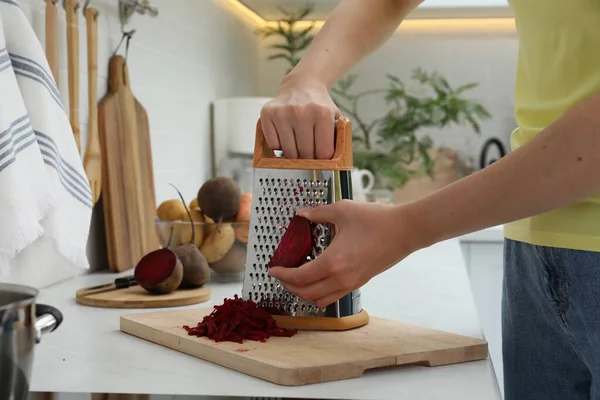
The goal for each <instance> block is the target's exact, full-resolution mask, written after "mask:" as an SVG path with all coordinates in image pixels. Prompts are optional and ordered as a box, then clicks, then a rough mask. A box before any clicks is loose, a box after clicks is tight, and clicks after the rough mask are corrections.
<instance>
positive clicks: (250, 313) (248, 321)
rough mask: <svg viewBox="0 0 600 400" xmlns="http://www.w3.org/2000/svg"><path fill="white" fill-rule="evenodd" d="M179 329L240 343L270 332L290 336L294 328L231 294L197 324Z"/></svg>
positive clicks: (196, 334)
mask: <svg viewBox="0 0 600 400" xmlns="http://www.w3.org/2000/svg"><path fill="white" fill-rule="evenodd" d="M183 329H185V330H186V331H187V332H188V335H190V336H198V337H200V336H206V337H208V338H210V339H212V340H214V341H215V342H226V341H227V342H236V343H243V342H244V340H256V341H260V342H266V341H267V339H268V338H270V337H271V336H283V337H292V336H294V335H295V334H296V333H297V332H298V330H297V329H286V328H281V327H279V326H277V323H276V322H275V320H274V319H273V317H272V316H271V314H269V313H268V312H267V311H266V310H265V309H263V308H261V307H258V305H257V304H256V303H254V302H253V301H252V300H243V299H241V298H239V297H238V295H237V294H236V295H234V296H233V299H225V301H224V302H223V304H222V305H220V306H215V307H214V310H213V311H212V312H211V313H210V314H209V315H207V316H205V317H204V318H203V319H202V321H201V322H199V323H198V325H196V326H194V327H190V326H188V325H184V326H183Z"/></svg>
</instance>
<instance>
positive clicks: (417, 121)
mask: <svg viewBox="0 0 600 400" xmlns="http://www.w3.org/2000/svg"><path fill="white" fill-rule="evenodd" d="M387 78H388V87H387V88H385V89H373V90H366V91H363V92H358V93H353V92H352V91H351V89H352V85H353V84H354V83H355V82H356V79H357V76H356V75H349V76H347V77H345V78H342V79H340V81H339V82H338V84H337V86H336V87H334V88H333V89H332V97H333V98H334V101H335V103H336V105H337V106H338V108H339V109H340V111H342V113H344V114H346V115H347V116H348V117H349V118H350V119H351V120H352V122H353V127H354V129H353V130H354V132H355V136H354V138H353V142H354V143H355V149H354V159H355V164H356V166H357V167H358V168H365V169H369V170H370V171H372V172H373V173H374V174H375V176H376V178H377V181H378V182H377V183H378V186H379V187H382V186H384V185H385V186H387V187H388V188H389V189H394V188H397V187H401V186H402V185H404V184H405V183H406V182H407V181H408V180H409V179H410V178H411V177H412V176H414V175H419V174H423V173H424V174H427V175H429V176H430V177H432V178H433V167H434V161H435V160H433V159H432V158H431V157H430V156H429V149H430V148H431V146H432V140H431V138H430V137H429V136H427V135H424V136H421V137H419V136H418V132H419V131H420V130H421V129H423V128H444V127H446V126H448V125H450V124H453V123H454V124H460V125H462V124H465V123H466V124H468V125H470V126H471V128H472V129H473V130H474V131H475V132H476V133H479V132H480V131H481V129H480V125H479V122H478V119H486V118H489V117H490V114H489V112H488V111H487V110H486V109H485V108H484V107H483V106H482V105H481V104H478V103H475V102H472V101H470V100H468V99H466V98H464V97H462V94H463V93H464V92H466V91H467V90H470V89H473V88H475V87H476V86H477V84H476V83H467V84H464V85H462V86H459V87H457V88H452V86H450V84H449V83H448V81H447V80H446V79H445V78H444V77H443V76H442V75H440V74H439V73H438V72H436V71H433V72H427V71H425V70H423V69H422V68H415V69H414V70H413V73H412V76H411V78H412V79H413V80H414V81H416V82H417V83H418V84H419V85H420V86H421V87H422V88H424V89H427V88H428V89H431V91H432V93H433V94H432V95H427V94H421V95H420V96H419V95H417V94H415V93H413V92H412V91H411V90H410V89H408V88H407V87H406V85H405V84H404V83H403V82H402V81H401V80H400V79H399V78H398V77H396V76H395V75H391V74H388V75H387ZM373 95H382V96H383V97H384V99H385V102H386V104H387V106H388V109H387V111H386V112H385V114H383V115H382V116H381V117H379V118H376V119H374V120H372V121H370V122H368V123H367V122H366V121H365V120H364V119H363V118H362V117H361V116H360V114H359V112H358V107H359V101H360V100H362V99H363V98H365V97H367V96H373ZM415 164H417V165H418V167H417V168H414V167H413V165H415Z"/></svg>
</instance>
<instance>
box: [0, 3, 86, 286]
mask: <svg viewBox="0 0 600 400" xmlns="http://www.w3.org/2000/svg"><path fill="white" fill-rule="evenodd" d="M91 198H92V196H91V189H90V186H89V183H88V180H87V178H86V175H85V172H84V169H83V163H82V161H81V158H80V156H79V152H78V150H77V146H76V143H75V139H74V137H73V131H72V129H71V126H70V123H69V118H68V115H67V112H66V110H65V107H64V105H63V104H62V103H61V99H60V95H59V91H58V89H57V87H56V83H55V81H54V78H53V77H52V73H51V71H50V68H49V66H48V62H47V60H46V57H45V54H44V49H43V47H42V45H41V43H40V41H39V39H38V38H37V36H36V34H35V32H34V30H33V28H32V27H31V25H30V23H29V21H28V20H27V18H26V16H25V15H24V13H23V11H22V10H21V8H20V7H19V5H18V4H17V2H16V1H14V0H0V267H1V269H0V277H1V276H4V277H7V273H8V274H10V273H12V272H13V271H14V270H18V269H20V268H21V267H22V268H24V271H25V270H26V271H32V272H31V273H32V274H38V275H36V276H31V275H30V273H29V272H28V273H27V275H29V279H30V281H25V282H23V280H21V283H33V282H38V281H43V279H41V278H40V276H39V274H46V275H48V276H51V275H52V273H53V269H54V268H64V266H65V265H68V266H71V267H75V268H88V267H89V263H88V259H87V255H86V244H87V239H88V234H89V228H90V221H91V212H92V200H91ZM17 274H18V271H17ZM24 279H27V277H24ZM0 280H2V279H1V278H0Z"/></svg>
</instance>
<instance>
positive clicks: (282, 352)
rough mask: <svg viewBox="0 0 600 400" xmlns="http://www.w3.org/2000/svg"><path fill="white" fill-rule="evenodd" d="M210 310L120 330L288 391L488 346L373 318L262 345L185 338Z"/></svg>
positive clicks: (447, 360) (471, 355)
mask: <svg viewBox="0 0 600 400" xmlns="http://www.w3.org/2000/svg"><path fill="white" fill-rule="evenodd" d="M212 310H213V309H212V308H199V309H195V310H194V309H187V310H177V311H170V312H153V313H144V314H133V315H124V316H121V319H120V320H121V322H120V325H121V328H120V329H121V331H122V332H125V333H128V334H130V335H133V336H137V337H139V338H142V339H145V340H148V341H151V342H154V343H157V344H160V345H162V346H165V347H168V348H171V349H174V350H177V351H180V352H182V353H186V354H189V355H192V356H194V357H198V358H200V359H203V360H206V361H209V362H212V363H215V364H219V365H221V366H224V367H227V368H230V369H233V370H235V371H239V372H242V373H244V374H247V375H251V376H254V377H257V378H260V379H263V380H267V381H270V382H273V383H276V384H280V385H286V386H300V385H307V384H313V383H322V382H329V381H337V380H342V379H350V378H358V377H360V376H361V375H362V374H363V372H364V371H366V370H368V369H375V368H381V367H390V366H394V365H402V364H419V365H424V366H429V367H434V366H439V365H447V364H455V363H461V362H466V361H475V360H483V359H486V358H487V355H488V348H487V342H485V341H483V340H480V339H474V338H470V337H465V336H460V335H456V334H451V333H447V332H441V331H436V330H433V329H428V328H423V327H419V326H414V325H409V324H405V323H402V322H396V321H390V320H386V319H381V318H377V317H370V320H369V323H368V324H367V325H365V326H363V327H360V328H357V329H353V330H348V331H342V332H332V331H329V332H326V331H300V332H298V333H297V334H296V335H295V336H293V337H291V338H287V337H272V338H270V339H269V340H268V341H267V342H266V343H260V342H256V341H247V342H245V343H244V344H239V343H232V342H220V343H216V342H213V341H212V340H210V339H208V338H206V337H201V338H198V337H195V336H189V335H188V334H187V332H186V331H185V330H184V329H183V325H189V326H196V324H197V323H198V322H200V321H202V318H203V317H204V316H205V315H207V314H209V313H210V312H211V311H212Z"/></svg>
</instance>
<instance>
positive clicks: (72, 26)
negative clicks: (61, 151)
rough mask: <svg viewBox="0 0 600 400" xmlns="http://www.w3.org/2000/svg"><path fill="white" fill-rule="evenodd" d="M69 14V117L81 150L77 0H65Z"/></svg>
mask: <svg viewBox="0 0 600 400" xmlns="http://www.w3.org/2000/svg"><path fill="white" fill-rule="evenodd" d="M64 5H65V10H66V14H67V16H66V17H67V18H66V19H67V61H68V71H69V118H70V121H71V129H73V135H74V136H75V142H76V143H77V151H79V152H81V144H80V134H79V19H78V17H77V7H78V6H79V3H78V1H77V0H65V3H64Z"/></svg>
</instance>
